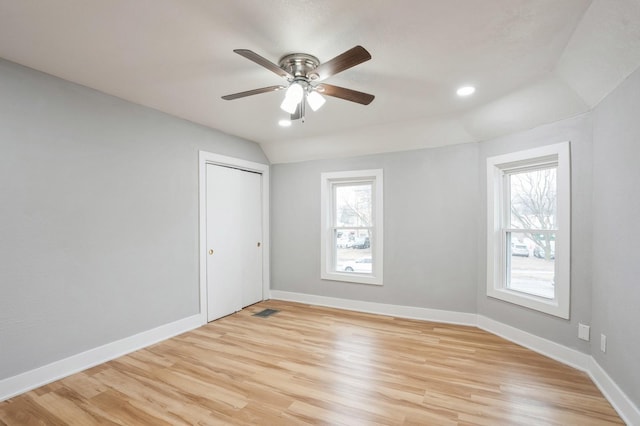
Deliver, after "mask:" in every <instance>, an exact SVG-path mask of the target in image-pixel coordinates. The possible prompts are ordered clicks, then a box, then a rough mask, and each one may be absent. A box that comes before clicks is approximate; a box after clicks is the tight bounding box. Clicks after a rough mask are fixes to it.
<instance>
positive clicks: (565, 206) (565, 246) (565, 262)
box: [487, 142, 571, 319]
mask: <svg viewBox="0 0 640 426" xmlns="http://www.w3.org/2000/svg"><path fill="white" fill-rule="evenodd" d="M554 163H555V164H556V165H557V172H556V173H557V174H556V184H557V207H556V208H557V228H558V230H557V231H556V237H555V238H556V245H555V279H554V283H555V291H554V293H555V295H554V298H553V299H548V298H544V297H538V296H535V295H531V294H528V293H524V292H519V291H516V290H511V289H509V288H507V287H506V262H507V261H508V260H507V256H508V255H509V253H508V252H507V248H506V243H505V242H504V224H505V223H506V222H505V215H506V214H509V213H510V212H509V211H507V210H508V209H507V204H506V203H509V202H510V200H505V198H506V197H505V194H506V191H505V187H504V185H505V181H506V180H505V178H504V176H505V174H506V173H513V172H514V171H517V170H519V169H522V170H526V169H528V168H531V167H536V166H542V165H545V164H548V165H550V164H554ZM570 234H571V168H570V146H569V142H561V143H558V144H553V145H547V146H543V147H539V148H534V149H529V150H525V151H519V152H515V153H510V154H505V155H499V156H495V157H489V158H487V296H489V297H493V298H496V299H500V300H504V301H507V302H511V303H514V304H517V305H520V306H525V307H527V308H530V309H535V310H537V311H540V312H544V313H547V314H550V315H554V316H557V317H560V318H564V319H569V308H570V294H571V282H570V275H571V273H570V271H571V265H570V253H571V235H570Z"/></svg>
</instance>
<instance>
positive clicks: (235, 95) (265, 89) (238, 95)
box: [222, 86, 286, 101]
mask: <svg viewBox="0 0 640 426" xmlns="http://www.w3.org/2000/svg"><path fill="white" fill-rule="evenodd" d="M282 89H286V87H285V86H269V87H261V88H260V89H253V90H247V91H246V92H239V93H233V94H231V95H225V96H223V97H222V99H224V100H226V101H231V100H233V99H238V98H244V97H245V96H251V95H259V94H260V93H267V92H275V91H277V90H282Z"/></svg>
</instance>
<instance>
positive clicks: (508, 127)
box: [0, 0, 640, 163]
mask: <svg viewBox="0 0 640 426" xmlns="http://www.w3.org/2000/svg"><path fill="white" fill-rule="evenodd" d="M355 45H362V46H364V47H365V48H366V49H367V50H368V51H369V52H370V53H371V55H372V59H371V60H370V61H368V62H365V63H363V64H360V65H358V66H356V67H354V68H351V69H349V70H347V71H344V72H343V73H340V74H338V75H335V76H333V77H331V78H330V79H328V80H327V81H326V82H327V83H330V84H335V85H338V86H344V87H349V88H352V89H355V90H360V91H363V92H368V93H372V94H374V95H375V96H376V99H375V100H374V101H373V103H371V104H370V105H369V106H363V105H359V104H355V103H351V102H347V101H344V100H340V99H337V98H328V101H327V103H326V105H325V106H324V107H323V108H322V109H321V110H319V111H317V112H311V111H309V112H308V114H307V120H306V122H305V123H304V124H302V123H299V122H294V125H293V126H292V127H290V128H281V127H279V126H278V125H277V122H278V120H279V119H280V118H285V116H286V114H285V113H284V112H282V111H281V110H280V108H279V104H280V102H281V100H282V97H283V93H282V92H272V93H266V94H261V95H256V96H252V97H247V98H243V99H237V100H233V101H224V100H222V99H221V98H220V97H221V96H222V95H226V94H230V93H234V92H240V91H244V90H249V89H254V88H258V87H263V86H270V85H275V84H281V83H282V82H283V81H284V80H282V79H280V78H279V77H278V76H276V75H275V74H273V73H271V72H269V71H268V70H266V69H264V68H262V67H260V66H258V65H257V64H255V63H253V62H251V61H249V60H247V59H245V58H243V57H241V56H239V55H236V54H235V53H233V49H238V48H245V49H250V50H253V51H254V52H256V53H258V54H260V55H262V56H264V57H265V58H267V59H269V60H271V61H273V62H275V63H277V62H278V59H279V58H280V57H281V56H282V55H284V54H287V53H292V52H304V53H309V54H312V55H315V56H317V57H318V58H319V59H320V60H321V61H322V62H324V61H327V60H329V59H331V58H333V57H335V56H337V55H338V54H340V53H342V52H344V51H345V50H347V49H349V48H351V47H353V46H355ZM0 57H3V58H5V59H8V60H10V61H14V62H17V63H19V64H23V65H26V66H29V67H32V68H35V69H37V70H41V71H44V72H46V73H49V74H52V75H55V76H58V77H61V78H63V79H66V80H70V81H73V82H76V83H79V84H82V85H85V86H88V87H91V88H94V89H97V90H100V91H102V92H105V93H109V94H112V95H115V96H118V97H120V98H123V99H126V100H129V101H132V102H135V103H138V104H142V105H146V106H149V107H152V108H155V109H158V110H161V111H164V112H167V113H169V114H172V115H175V116H178V117H182V118H185V119H188V120H191V121H193V122H196V123H200V124H203V125H205V126H209V127H212V128H215V129H219V130H222V131H223V132H226V133H229V134H233V135H237V136H241V137H244V138H246V139H250V140H253V141H256V142H258V143H260V144H261V146H262V148H263V149H264V151H265V153H266V154H267V156H268V157H269V159H270V160H271V161H272V162H274V163H279V162H290V161H301V160H307V159H316V158H331V157H344V156H351V155H361V154H369V153H377V152H388V151H398V150H407V149H415V148H421V147H433V146H442V145H448V144H455V143H465V142H473V141H479V140H485V139H488V138H492V137H496V136H499V135H503V134H506V133H509V132H513V131H517V130H522V129H527V128H530V127H533V126H535V125H539V124H542V123H547V122H552V121H556V120H559V119H562V118H565V117H568V116H572V115H575V114H578V113H581V112H584V111H587V110H588V109H590V108H591V107H593V106H594V105H596V104H597V103H598V102H599V101H600V100H601V99H602V98H603V97H604V96H606V95H607V94H608V93H609V92H610V91H611V90H613V89H614V88H615V87H616V86H617V85H618V84H619V83H620V82H621V81H622V80H624V78H626V77H627V76H628V75H629V74H630V73H631V72H633V71H634V70H635V69H636V68H638V66H639V65H640V0H593V1H590V0H561V1H559V0H482V1H479V0H430V1H426V0H396V1H391V0H348V1H347V0H109V1H105V0H56V1H42V0H0ZM463 84H473V85H475V86H476V87H477V92H476V94H475V95H474V96H472V97H470V98H465V99H462V98H458V97H457V96H456V95H455V89H456V88H457V87H458V86H460V85H463Z"/></svg>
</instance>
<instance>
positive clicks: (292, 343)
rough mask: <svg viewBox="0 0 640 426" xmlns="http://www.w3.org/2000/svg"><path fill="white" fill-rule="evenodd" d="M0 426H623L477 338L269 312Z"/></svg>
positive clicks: (568, 377)
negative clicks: (271, 313) (382, 425)
mask: <svg viewBox="0 0 640 426" xmlns="http://www.w3.org/2000/svg"><path fill="white" fill-rule="evenodd" d="M265 308H272V309H278V310H280V312H279V313H277V314H275V315H273V316H271V317H267V318H261V317H256V316H252V314H253V313H255V312H258V311H261V310H262V309H265ZM0 424H7V425H23V424H25V425H30V424H46V425H62V424H64V425H67V424H69V425H82V426H86V425H92V424H120V425H182V424H188V425H192V424H199V425H214V424H261V425H284V424H293V425H301V424H345V425H370V424H384V425H400V424H406V425H408V424H415V425H548V424H549V425H551V424H553V425H556V424H557V425H581V426H583V425H606V424H622V421H621V419H620V418H619V417H618V416H617V415H616V413H615V411H614V410H613V408H612V407H611V405H610V404H609V403H608V402H607V401H606V400H605V399H604V397H603V396H602V394H601V393H600V392H599V390H598V389H597V388H596V386H595V385H594V384H593V383H592V382H591V380H590V379H589V378H588V377H587V376H586V375H585V374H584V373H582V372H579V371H577V370H575V369H572V368H570V367H567V366H565V365H562V364H560V363H558V362H556V361H553V360H551V359H549V358H546V357H544V356H541V355H538V354H536V353H534V352H532V351H530V350H528V349H525V348H523V347H520V346H518V345H515V344H513V343H510V342H508V341H506V340H504V339H501V338H499V337H497V336H494V335H492V334H489V333H487V332H484V331H482V330H480V329H477V328H475V327H465V326H456V325H446V324H438V323H430V322H424V321H415V320H405V319H398V318H391V317H385V316H377V315H369V314H362V313H355V312H348V311H341V310H336V309H330V308H321V307H313V306H307V305H301V304H295V303H287V302H278V301H267V302H262V303H259V304H257V305H254V306H251V307H249V308H247V309H245V310H244V311H242V312H239V313H236V314H234V315H231V316H229V317H226V318H223V319H220V320H218V321H215V322H213V323H210V324H208V325H206V326H204V327H201V328H199V329H197V330H194V331H192V332H189V333H185V334H183V335H181V336H178V337H175V338H173V339H170V340H167V341H165V342H162V343H159V344H156V345H154V346H151V347H149V348H147V349H143V350H140V351H137V352H135V353H132V354H130V355H127V356H124V357H122V358H119V359H117V360H114V361H111V362H108V363H106V364H103V365H100V366H97V367H94V368H91V369H89V370H87V371H84V372H82V373H79V374H75V375H73V376H70V377H67V378H65V379H63V380H60V381H57V382H54V383H52V384H50V385H47V386H44V387H42V388H39V389H36V390H34V391H31V392H28V393H26V394H23V395H21V396H18V397H15V398H13V399H11V400H8V401H5V402H4V403H0Z"/></svg>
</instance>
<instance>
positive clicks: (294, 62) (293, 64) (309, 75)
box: [279, 53, 320, 83]
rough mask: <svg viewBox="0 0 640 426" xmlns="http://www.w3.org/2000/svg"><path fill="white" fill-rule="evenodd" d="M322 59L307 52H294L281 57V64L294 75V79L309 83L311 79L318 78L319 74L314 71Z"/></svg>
mask: <svg viewBox="0 0 640 426" xmlns="http://www.w3.org/2000/svg"><path fill="white" fill-rule="evenodd" d="M318 65H320V61H319V60H318V58H316V57H315V56H313V55H308V54H306V53H292V54H290V55H285V56H283V57H282V58H280V62H279V66H280V68H282V69H283V70H285V71H287V72H288V73H289V74H291V75H293V76H294V77H295V78H294V80H303V81H306V82H307V83H308V82H309V80H315V79H317V78H318V74H315V73H313V70H315V69H316V68H317V67H318Z"/></svg>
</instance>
